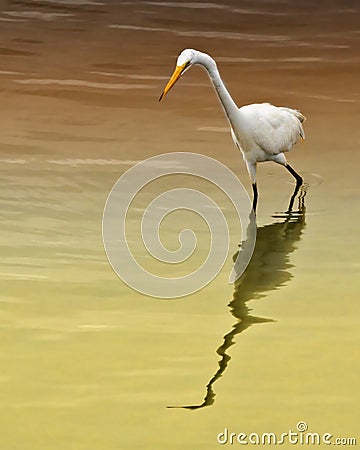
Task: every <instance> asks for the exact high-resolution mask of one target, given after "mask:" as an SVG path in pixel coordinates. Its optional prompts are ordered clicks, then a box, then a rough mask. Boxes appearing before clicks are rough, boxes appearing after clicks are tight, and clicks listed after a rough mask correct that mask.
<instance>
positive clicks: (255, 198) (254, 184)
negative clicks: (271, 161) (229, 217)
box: [252, 183, 258, 211]
mask: <svg viewBox="0 0 360 450" xmlns="http://www.w3.org/2000/svg"><path fill="white" fill-rule="evenodd" d="M252 188H253V193H254V198H253V210H254V211H256V205H257V200H258V190H257V186H256V183H253V185H252Z"/></svg>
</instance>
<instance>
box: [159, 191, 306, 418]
mask: <svg viewBox="0 0 360 450" xmlns="http://www.w3.org/2000/svg"><path fill="white" fill-rule="evenodd" d="M297 193H298V192H296V194H297ZM305 195H306V188H305V187H303V188H301V190H300V193H299V197H298V209H297V210H295V211H293V210H292V206H293V203H294V200H295V198H294V195H293V196H292V197H291V200H290V205H289V209H288V210H287V211H286V212H284V213H277V214H276V215H275V216H273V217H274V218H276V219H281V221H279V222H278V221H276V222H274V223H272V224H269V225H265V226H262V227H258V228H257V237H256V244H255V249H254V253H253V256H252V258H251V261H250V263H249V265H248V267H247V268H246V270H245V272H244V273H243V274H242V276H241V277H240V278H239V279H238V280H237V281H236V282H235V284H234V294H233V299H232V301H231V302H230V303H229V304H228V306H229V308H230V311H231V314H232V315H233V316H234V317H235V318H236V322H235V323H234V325H233V327H232V329H231V330H230V331H229V332H228V333H226V334H225V336H224V337H223V342H222V344H221V345H220V346H219V347H218V348H217V350H216V353H217V354H218V355H219V356H220V360H219V362H218V365H219V368H218V370H217V371H216V372H215V373H214V375H213V376H212V377H211V379H210V381H209V382H208V384H207V385H206V395H205V397H204V400H203V402H202V403H201V404H198V405H187V406H168V408H185V409H191V410H194V409H199V408H204V407H206V406H211V405H213V404H214V402H215V395H216V394H215V392H214V390H213V385H214V383H215V382H216V381H217V380H218V379H219V378H220V377H222V375H223V373H224V372H225V370H226V368H227V366H228V364H229V361H230V359H231V357H230V356H229V355H228V353H227V351H228V349H229V348H230V347H231V346H232V345H234V344H235V340H234V339H235V337H236V335H238V334H240V333H242V332H243V331H245V330H246V329H247V328H249V327H251V326H252V325H254V324H259V323H266V322H274V320H273V319H268V318H263V317H256V316H253V315H251V308H249V307H248V305H247V303H248V302H249V301H250V300H255V299H261V298H264V297H266V295H267V293H268V292H270V291H273V290H276V289H279V288H281V287H282V286H284V285H285V284H287V283H288V282H289V281H290V280H291V278H292V277H293V275H292V274H291V273H290V272H289V271H288V269H290V268H291V267H293V265H292V264H291V263H290V262H289V260H290V254H291V253H292V252H293V251H294V250H295V249H296V248H297V246H296V243H297V242H298V241H300V239H301V235H302V233H303V230H304V228H305ZM244 244H246V243H242V245H244ZM237 255H238V252H237V253H236V254H235V255H234V256H233V259H234V261H235V260H236V258H237ZM235 272H236V265H235Z"/></svg>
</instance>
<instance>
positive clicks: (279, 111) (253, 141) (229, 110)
mask: <svg viewBox="0 0 360 450" xmlns="http://www.w3.org/2000/svg"><path fill="white" fill-rule="evenodd" d="M193 64H199V65H201V66H202V67H203V68H204V69H205V70H206V71H207V73H208V75H209V77H210V80H211V81H212V84H213V86H214V88H215V91H216V93H217V95H218V97H219V100H220V103H221V105H222V107H223V109H224V112H225V115H226V117H227V119H228V121H229V123H230V127H231V135H232V138H233V140H234V143H235V145H236V146H237V147H238V149H239V150H241V152H242V154H243V158H244V161H245V163H246V166H247V169H248V172H249V175H250V178H251V182H252V185H253V191H254V200H253V207H254V210H255V209H256V204H257V197H258V192H257V184H256V165H257V163H259V162H264V161H274V162H276V163H278V164H281V165H283V166H285V167H286V168H287V169H288V171H289V172H290V173H291V174H292V175H293V176H294V177H295V179H296V189H297V190H298V189H299V187H300V186H301V184H302V181H303V180H302V178H301V176H300V175H299V174H298V173H296V172H295V170H294V169H293V168H292V167H291V166H290V165H289V164H288V163H287V161H286V158H285V155H284V153H285V152H288V151H289V150H290V149H291V147H292V146H293V145H294V144H296V143H297V142H298V140H299V139H300V138H302V139H304V138H305V133H304V129H303V126H302V123H303V122H304V120H305V116H303V115H302V114H301V112H300V111H298V110H296V109H291V108H285V107H278V106H274V105H271V104H270V103H256V104H252V105H245V106H242V107H241V108H238V107H237V105H236V104H235V102H234V101H233V99H232V98H231V96H230V94H229V92H228V91H227V89H226V87H225V85H224V83H223V82H222V80H221V78H220V74H219V71H218V68H217V66H216V63H215V61H214V60H213V59H212V58H211V57H210V56H209V55H207V54H206V53H202V52H199V51H197V50H192V49H186V50H184V51H183V52H181V54H180V55H179V57H178V60H177V65H176V68H175V71H174V73H173V75H172V76H171V78H170V80H169V82H168V84H167V85H166V87H165V89H164V91H163V93H162V94H161V97H160V99H159V100H161V99H162V98H163V97H164V95H165V94H166V93H167V92H168V91H169V90H170V89H171V88H172V86H173V85H174V84H175V83H176V81H177V80H178V79H179V78H180V77H181V75H183V74H184V73H185V72H186V71H187V70H188V69H189V68H190V67H191V66H192V65H193Z"/></svg>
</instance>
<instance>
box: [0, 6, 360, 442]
mask: <svg viewBox="0 0 360 450" xmlns="http://www.w3.org/2000/svg"><path fill="white" fill-rule="evenodd" d="M358 15H359V6H358V3H357V2H355V1H345V2H344V1H341V2H340V1H334V2H331V3H330V4H327V5H326V8H324V7H323V6H322V5H321V4H319V3H317V2H311V1H308V2H302V3H301V4H298V3H296V4H295V3H294V4H293V3H292V2H286V1H285V2H281V3H280V2H279V3H276V2H274V3H272V2H271V3H269V2H263V1H256V2H246V1H244V2H231V1H227V2H225V3H224V2H223V3H216V2H213V3H202V2H191V3H190V2H189V3H188V2H184V3H176V2H112V1H102V0H99V1H98V0H94V1H81V0H79V1H76V0H73V1H71V0H69V1H67V0H58V1H55V0H54V1H50V0H48V1H42V0H41V1H38V2H27V1H24V2H15V1H14V2H7V3H6V4H5V5H2V6H1V9H0V23H1V26H0V35H1V45H0V55H1V63H0V86H1V100H2V120H1V138H0V161H1V193H0V196H1V203H2V208H1V223H2V233H1V237H0V245H1V254H2V258H1V268H0V283H1V295H0V308H1V315H0V317H1V321H0V324H1V343H2V351H1V356H0V357H1V367H2V370H1V372H0V387H1V391H0V392H1V417H0V432H1V441H2V447H3V448H4V449H14V450H18V449H19V450H20V449H21V450H27V449H29V450H30V449H31V450H39V449H44V450H45V449H46V450H48V449H49V448H51V449H54V450H56V449H59V450H60V449H61V450H64V449H74V450H75V449H76V450H80V449H81V450H92V449H94V450H95V449H96V450H99V449H107V450H110V449H114V450H115V449H116V450H118V449H137V448H149V449H150V448H158V449H169V448H173V449H184V448H187V449H194V450H198V449H212V448H214V449H215V448H218V447H219V444H218V443H217V440H216V436H217V435H218V433H221V432H223V431H224V428H226V427H227V428H228V429H229V431H232V432H235V433H240V432H244V433H248V434H249V433H252V432H257V433H259V434H261V433H264V432H270V431H271V432H275V433H279V434H281V433H283V432H287V431H288V430H289V429H293V430H295V429H296V424H297V423H298V422H299V421H305V422H306V423H307V424H308V426H309V431H312V432H318V433H325V432H329V433H331V434H333V436H334V437H356V438H357V440H358V442H359V441H360V436H359V435H358V423H359V412H358V404H359V381H358V378H359V376H358V374H359V368H360V367H359V350H358V349H359V319H358V317H359V304H358V291H359V282H358V279H359V277H358V271H359V262H358V253H359V244H358V242H359V239H358V220H357V219H358V217H359V202H358V201H357V198H358V194H359V188H358V163H359V157H358V147H359V145H360V132H359V126H358V122H359V112H360V109H359V94H360V91H359V79H358V67H359V62H360V61H359V39H360V34H359V27H358ZM185 47H195V48H199V49H201V50H204V51H207V52H209V53H210V54H211V55H213V56H214V57H215V58H216V60H217V61H218V63H219V68H220V71H221V74H222V76H223V79H224V81H225V82H226V84H227V86H228V88H229V90H230V92H231V93H232V95H233V96H234V98H235V99H236V101H237V102H238V104H239V105H241V104H246V103H250V102H260V101H270V102H272V103H274V104H278V105H286V106H292V107H296V108H298V109H301V110H302V111H303V112H304V114H305V115H306V116H307V118H308V120H307V122H306V123H305V129H306V134H307V139H306V141H305V142H304V143H300V144H299V145H297V146H296V147H295V148H294V150H293V151H292V152H291V154H290V155H289V157H288V160H289V162H290V163H291V164H292V166H293V167H295V168H296V169H297V170H298V171H299V172H300V173H302V174H303V175H304V178H305V180H306V186H307V188H306V191H302V193H301V195H300V197H299V198H297V199H296V200H295V204H294V210H295V214H293V215H292V216H291V217H289V216H287V215H284V214H282V213H281V212H282V211H286V209H287V205H288V202H289V199H290V196H291V193H292V190H293V185H292V180H291V179H290V178H289V175H288V173H286V171H284V170H283V169H282V168H281V167H277V166H275V165H272V164H271V163H269V164H264V165H260V167H259V190H260V199H259V202H260V204H259V211H258V239H257V243H256V247H255V252H254V255H253V259H252V261H251V263H250V265H249V267H248V269H247V271H246V273H245V274H244V277H242V278H241V279H240V280H239V281H238V282H237V283H236V285H235V286H233V285H230V284H229V283H228V281H227V280H228V275H229V272H230V269H231V265H232V256H233V255H234V254H235V253H236V252H237V249H238V243H239V241H240V233H239V232H238V230H237V228H236V227H237V223H236V221H235V218H234V214H233V211H232V210H231V208H229V205H228V204H227V203H225V204H224V211H225V213H226V214H227V217H228V220H229V224H230V229H231V231H232V233H231V234H232V236H231V243H230V254H229V257H228V260H227V262H226V264H225V266H224V269H223V270H222V271H221V273H220V274H219V276H218V277H217V278H216V279H215V280H214V281H213V282H212V283H211V284H209V285H208V286H207V287H206V288H204V289H203V290H201V291H200V292H198V293H196V294H193V295H191V296H189V297H186V298H183V299H177V300H171V301H166V300H160V299H151V298H149V297H145V296H143V295H141V294H138V293H136V292H134V291H132V290H131V289H129V288H128V287H127V286H126V285H125V284H123V283H122V282H121V281H120V280H119V279H118V278H117V277H116V275H115V274H114V273H113V271H112V270H111V267H110V266H109V264H108V262H107V259H106V256H105V253H104V250H103V245H102V236H101V220H102V213H103V208H104V205H105V201H106V198H107V195H108V193H109V191H110V189H111V187H112V186H113V184H114V183H115V182H116V180H117V179H118V178H119V176H120V175H121V174H122V173H124V171H125V170H127V169H128V168H130V167H132V166H133V165H134V164H135V163H136V162H137V161H141V160H143V159H144V158H147V157H149V156H153V155H156V154H159V153H163V152H177V151H185V152H187V151H192V152H198V153H202V154H205V155H208V156H212V157H214V158H217V159H218V160H219V161H221V162H223V163H224V164H226V165H227V166H228V167H230V168H231V169H232V170H233V171H234V172H235V173H236V174H237V175H238V176H239V178H240V179H241V180H242V181H243V182H244V185H245V186H246V188H247V189H248V190H249V192H250V190H251V188H250V183H249V181H248V176H247V174H246V170H245V168H244V165H243V162H242V160H241V157H240V155H239V154H238V152H237V151H236V149H235V148H234V147H233V144H232V141H231V138H230V136H229V133H228V130H227V124H226V122H225V119H224V118H223V115H222V111H221V109H220V107H219V105H218V103H217V100H216V97H215V95H214V94H213V92H212V88H211V86H210V84H209V80H208V79H207V77H206V74H205V73H204V72H203V71H202V70H199V69H193V70H192V71H190V72H189V73H187V74H186V76H184V78H183V79H182V80H181V81H180V82H179V83H178V85H177V86H176V88H174V90H173V91H172V92H171V93H170V94H169V96H168V97H167V98H166V101H165V102H164V103H161V104H159V103H158V102H157V99H158V96H159V94H160V93H161V91H162V89H163V87H164V84H165V83H166V81H167V79H168V76H169V75H170V73H171V70H172V69H173V66H174V63H175V58H176V55H177V54H178V53H179V51H180V50H182V49H183V48H185ZM167 183H168V181H167V180H166V181H165V182H164V185H165V186H168V185H167ZM169 183H170V181H169ZM169 186H170V187H173V185H172V184H171V183H170V184H169ZM163 187H164V186H162V188H163ZM158 188H159V187H156V186H152V185H150V186H149V190H148V194H146V193H145V194H144V197H143V198H142V199H140V200H139V203H138V205H137V208H138V209H137V213H139V212H141V211H142V210H144V208H145V206H146V199H147V198H148V197H146V195H149V196H151V195H153V194H154V193H155V192H157V191H156V190H157V189H158ZM210 193H211V194H214V195H215V193H213V192H212V191H210V192H209V194H210ZM305 194H306V195H305ZM136 217H137V216H136V214H135V216H134V217H133V219H132V220H133V222H132V223H131V225H134V228H133V230H132V231H133V232H134V233H135V231H136V224H137V222H136V220H137V219H136ZM181 220H184V219H182V218H180V219H179V216H177V219H174V220H173V222H172V221H171V220H170V221H169V223H168V228H165V230H164V239H165V242H167V243H168V245H169V246H170V247H171V245H173V239H177V234H176V233H177V232H176V233H175V231H174V230H176V229H177V228H176V226H178V223H179V221H181ZM189 220H190V224H191V223H192V224H193V226H194V229H197V230H198V231H199V233H200V236H203V235H204V236H205V237H204V238H203V241H201V240H200V241H199V242H200V243H202V242H204V243H208V240H207V237H206V227H204V226H203V225H201V223H199V222H198V221H197V219H196V218H194V217H190V218H189ZM136 239H139V238H136V236H134V237H133V240H134V242H135V244H134V248H135V249H136V242H137V240H136ZM202 256H203V255H202V253H201V252H200V255H198V256H196V258H198V260H200V259H201V257H202ZM167 270H170V269H167ZM168 407H171V408H168ZM184 407H185V408H184ZM234 445H235V444H234Z"/></svg>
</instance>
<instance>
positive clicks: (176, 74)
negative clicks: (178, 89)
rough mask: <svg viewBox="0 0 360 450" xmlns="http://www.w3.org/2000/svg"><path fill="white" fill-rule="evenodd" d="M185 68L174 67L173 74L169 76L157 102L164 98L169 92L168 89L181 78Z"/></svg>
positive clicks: (183, 66)
mask: <svg viewBox="0 0 360 450" xmlns="http://www.w3.org/2000/svg"><path fill="white" fill-rule="evenodd" d="M185 66H186V64H183V65H182V66H176V68H175V70H174V73H173V74H172V75H171V78H170V80H169V82H168V84H167V85H166V86H165V89H164V91H163V93H162V94H161V95H160V98H159V102H160V101H161V99H162V98H163V97H165V95H166V94H167V93H168V92H169V91H170V89H171V88H172V87H173V86H174V84H175V83H176V82H177V80H178V79H179V78H180V77H181V73H182V71H183V70H184V69H185Z"/></svg>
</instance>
